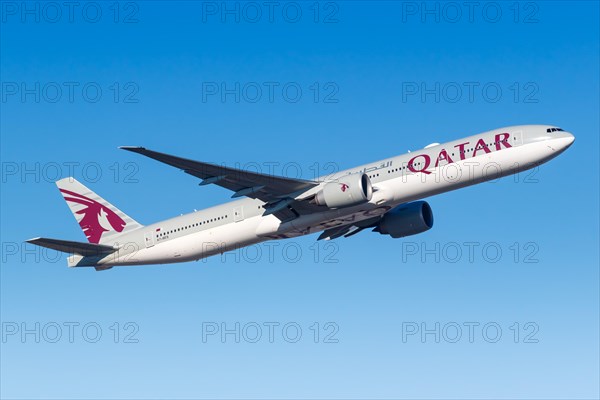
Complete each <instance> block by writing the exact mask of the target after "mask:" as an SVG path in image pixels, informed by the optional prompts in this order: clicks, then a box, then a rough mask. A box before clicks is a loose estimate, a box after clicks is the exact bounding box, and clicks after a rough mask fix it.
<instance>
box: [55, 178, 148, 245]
mask: <svg viewBox="0 0 600 400" xmlns="http://www.w3.org/2000/svg"><path fill="white" fill-rule="evenodd" d="M56 186H58V188H59V189H60V193H61V194H62V195H63V197H64V198H65V201H66V202H67V204H68V205H69V208H70V209H71V212H72V213H73V216H74V217H75V219H76V220H77V222H78V223H79V226H80V227H81V229H83V233H85V236H86V237H87V239H88V241H89V242H90V243H105V242H108V241H109V240H110V239H111V237H113V236H114V235H118V234H120V233H124V232H128V231H132V230H134V229H137V228H141V227H142V226H143V225H141V224H139V223H138V222H136V221H135V220H134V219H133V218H131V217H129V216H128V215H127V214H125V213H124V212H122V211H121V210H119V209H118V208H116V207H115V206H113V205H112V204H110V203H109V202H108V201H106V200H104V199H103V198H102V197H100V196H98V195H97V194H96V193H94V192H92V191H91V190H90V189H88V188H87V187H85V186H84V185H83V184H81V183H80V182H78V181H77V180H76V179H75V178H64V179H61V180H59V181H57V182H56Z"/></svg>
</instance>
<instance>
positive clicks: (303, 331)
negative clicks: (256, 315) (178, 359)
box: [202, 321, 340, 344]
mask: <svg viewBox="0 0 600 400" xmlns="http://www.w3.org/2000/svg"><path fill="white" fill-rule="evenodd" d="M339 332H340V327H339V325H338V324H337V323H336V322H331V321H327V322H314V321H313V322H311V323H300V322H295V321H262V322H256V321H246V322H240V321H235V322H223V321H222V322H214V321H205V322H202V343H236V344H239V343H252V344H253V343H268V344H273V343H289V344H294V343H299V342H306V343H314V344H337V343H339V342H340V339H339Z"/></svg>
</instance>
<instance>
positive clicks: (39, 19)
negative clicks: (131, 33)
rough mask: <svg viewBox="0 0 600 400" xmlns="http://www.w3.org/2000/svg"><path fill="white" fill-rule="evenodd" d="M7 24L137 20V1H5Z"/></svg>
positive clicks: (0, 6) (3, 15)
mask: <svg viewBox="0 0 600 400" xmlns="http://www.w3.org/2000/svg"><path fill="white" fill-rule="evenodd" d="M0 13H1V17H0V21H2V23H3V24H11V23H21V24H57V23H67V24H77V23H85V24H98V23H101V22H109V23H113V24H137V23H138V22H139V21H140V20H139V18H140V3H139V2H137V1H69V0H67V1H2V2H0Z"/></svg>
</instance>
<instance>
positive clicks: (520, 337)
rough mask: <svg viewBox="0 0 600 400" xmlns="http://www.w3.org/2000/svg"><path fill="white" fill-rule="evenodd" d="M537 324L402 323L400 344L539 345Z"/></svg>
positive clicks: (470, 322) (493, 322)
mask: <svg viewBox="0 0 600 400" xmlns="http://www.w3.org/2000/svg"><path fill="white" fill-rule="evenodd" d="M539 331H540V327H539V325H538V324H537V323H536V322H523V323H521V322H511V323H509V324H504V323H499V322H496V321H465V322H456V321H447V322H440V321H435V322H425V321H420V322H415V321H405V322H402V332H401V336H402V343H469V344H472V343H499V342H508V343H524V344H536V343H539V341H540V340H539V338H538V334H539Z"/></svg>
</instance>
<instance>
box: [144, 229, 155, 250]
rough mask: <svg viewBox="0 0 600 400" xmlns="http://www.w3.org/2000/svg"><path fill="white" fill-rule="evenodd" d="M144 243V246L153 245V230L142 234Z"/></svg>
mask: <svg viewBox="0 0 600 400" xmlns="http://www.w3.org/2000/svg"><path fill="white" fill-rule="evenodd" d="M144 243H146V248H148V247H152V246H154V232H147V233H146V234H145V235H144Z"/></svg>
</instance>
